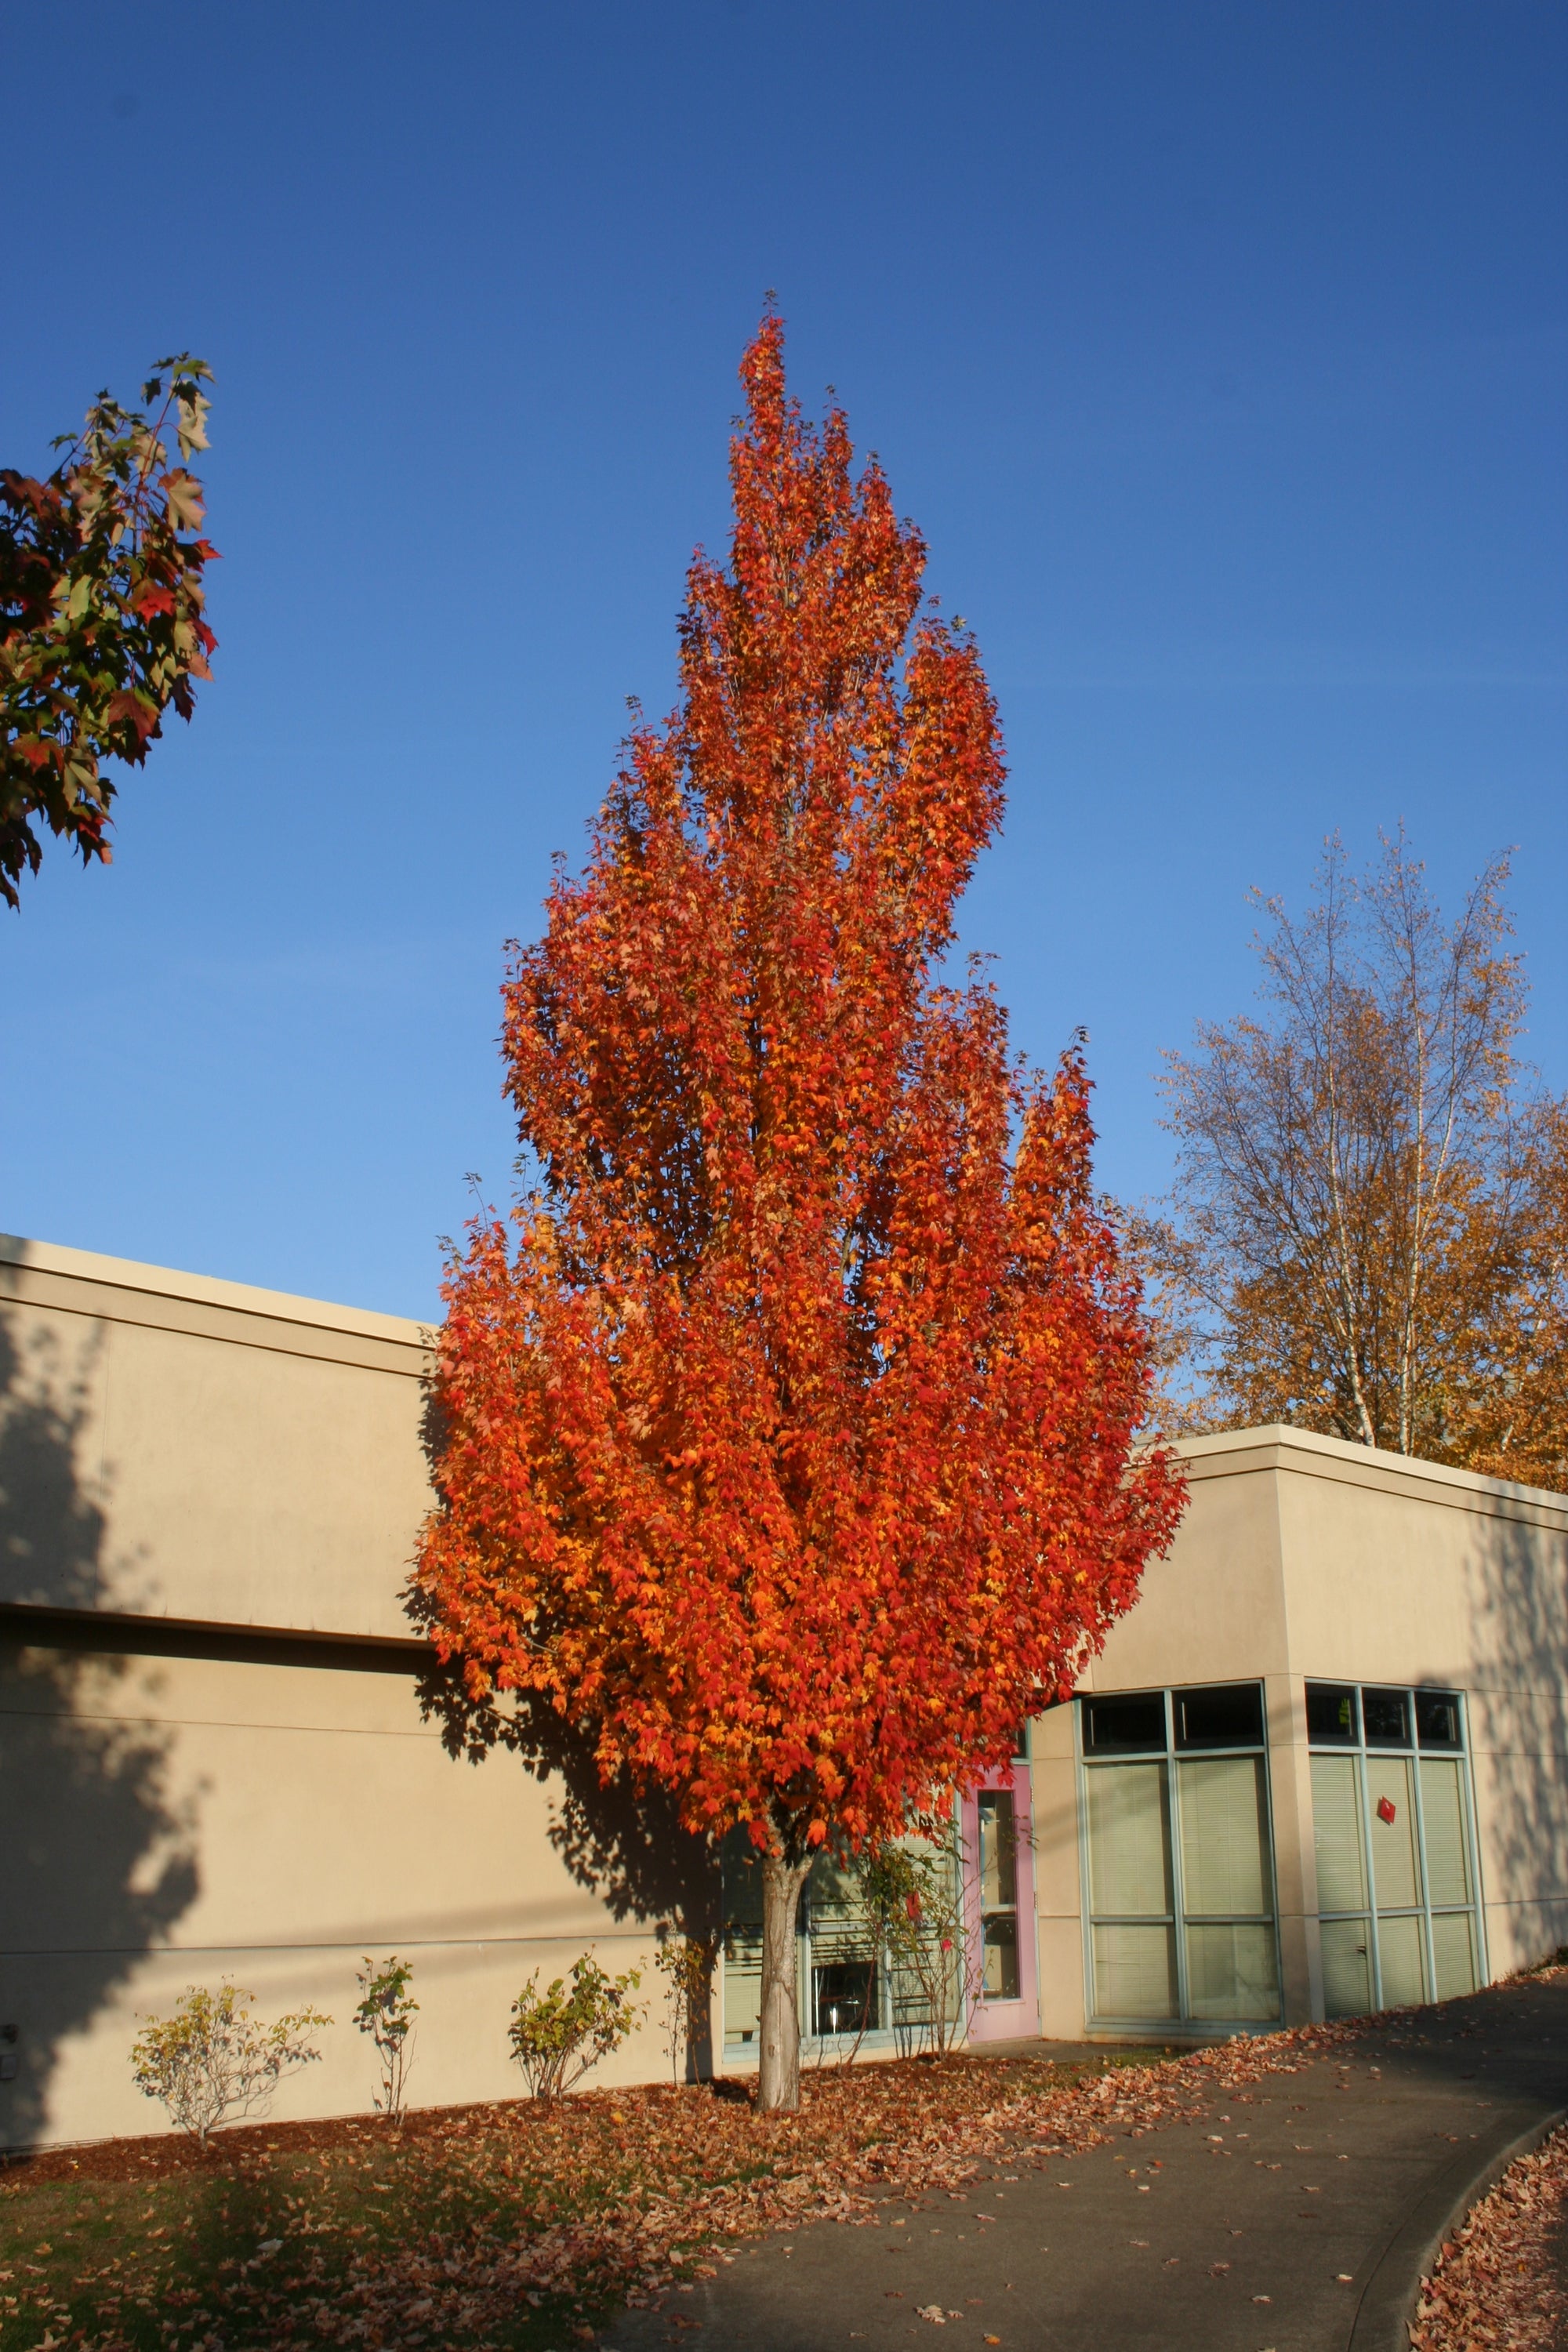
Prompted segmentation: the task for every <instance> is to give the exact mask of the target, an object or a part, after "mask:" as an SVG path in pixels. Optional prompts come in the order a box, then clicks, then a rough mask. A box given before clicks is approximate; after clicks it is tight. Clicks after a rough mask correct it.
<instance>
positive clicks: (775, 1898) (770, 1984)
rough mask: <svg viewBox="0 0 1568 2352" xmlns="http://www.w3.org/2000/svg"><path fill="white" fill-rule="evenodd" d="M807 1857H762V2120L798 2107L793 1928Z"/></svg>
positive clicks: (759, 2096)
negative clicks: (798, 1859)
mask: <svg viewBox="0 0 1568 2352" xmlns="http://www.w3.org/2000/svg"><path fill="white" fill-rule="evenodd" d="M810 1872H811V1856H810V1855H809V1854H807V1856H806V1857H805V1861H804V1862H796V1861H792V1860H791V1859H790V1858H789V1857H788V1856H787V1855H785V1854H783V1853H765V1854H764V1855H763V2013H762V2021H761V2022H762V2055H761V2063H760V2065H759V2067H758V2072H757V2108H758V2112H759V2113H760V2114H762V2115H773V2114H776V2113H777V2112H778V2111H779V2110H780V2109H781V2108H783V2109H788V2110H790V2111H792V2112H793V2110H794V2109H795V2108H796V2107H798V2106H799V2105H800V2004H799V2001H798V2000H797V1998H796V1990H795V1978H796V1971H795V1923H796V1921H797V1919H798V1917H799V1915H800V1891H801V1888H802V1887H803V1886H804V1885H805V1882H806V1879H807V1877H808V1876H809V1875H810Z"/></svg>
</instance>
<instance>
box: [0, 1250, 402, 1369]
mask: <svg viewBox="0 0 1568 2352" xmlns="http://www.w3.org/2000/svg"><path fill="white" fill-rule="evenodd" d="M7 1266H16V1267H18V1268H20V1269H23V1270H25V1271H26V1272H27V1273H36V1274H53V1275H60V1276H65V1277H67V1278H68V1279H71V1278H74V1279H75V1280H77V1281H79V1282H94V1283H103V1284H106V1285H109V1286H112V1287H113V1288H115V1289H118V1290H139V1291H143V1292H145V1293H147V1294H149V1295H150V1296H152V1297H159V1298H173V1299H186V1300H189V1301H191V1302H193V1303H195V1304H196V1305H199V1306H203V1307H227V1308H228V1309H229V1310H230V1311H231V1312H233V1313H237V1314H241V1315H263V1316H266V1317H267V1318H268V1320H269V1321H271V1322H274V1323H300V1324H304V1325H307V1326H309V1327H310V1328H311V1329H313V1330H318V1331H346V1332H353V1333H354V1334H356V1335H357V1336H358V1337H360V1338H362V1339H391V1340H395V1341H397V1342H398V1343H400V1344H401V1345H403V1346H405V1347H416V1348H428V1347H429V1346H430V1345H431V1344H432V1342H433V1340H434V1338H435V1333H434V1331H433V1330H432V1328H431V1327H430V1326H429V1325H428V1324H426V1323H416V1322H415V1321H414V1320H413V1318H411V1317H409V1316H406V1315H380V1314H377V1313H376V1312H375V1310H374V1308H372V1307H341V1306H339V1305H337V1304H336V1302H335V1301H333V1300H331V1299H325V1298H300V1297H296V1296H295V1295H294V1294H293V1293H292V1292H290V1291H287V1290H263V1289H261V1288H259V1287H258V1286H257V1285H256V1284H254V1283H248V1282H223V1281H219V1280H218V1279H217V1278H216V1276H212V1275H208V1274H184V1273H181V1272H179V1271H177V1270H176V1269H175V1268H174V1267H173V1266H167V1265H142V1264H141V1263H140V1262H139V1261H138V1260H136V1259H135V1258H129V1257H106V1256H104V1255H101V1254H100V1252H99V1251H97V1250H79V1249H66V1248H63V1247H62V1246H61V1245H60V1244H59V1243H58V1242H35V1241H27V1240H26V1239H24V1238H23V1236H22V1235H21V1234H0V1297H3V1296H4V1295H5V1292H6V1291H7V1290H8V1289H9V1288H10V1287H11V1286H10V1285H9V1284H8V1282H7V1280H6V1275H5V1269H6V1267H7Z"/></svg>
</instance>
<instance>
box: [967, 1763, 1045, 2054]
mask: <svg viewBox="0 0 1568 2352" xmlns="http://www.w3.org/2000/svg"><path fill="white" fill-rule="evenodd" d="M1020 1745H1022V1741H1021V1740H1020ZM963 1869H964V1909H965V1914H966V1916H967V1921H968V1927H969V1943H970V1967H969V1976H970V1999H969V2039H970V2040H971V2042H998V2041H1007V2040H1011V2039H1013V2038H1015V2037H1016V2036H1021V2035H1027V2034H1037V2033H1038V2032H1039V2030H1040V2006H1039V1995H1038V1990H1037V1977H1036V1967H1035V1855H1034V1838H1033V1821H1032V1814H1031V1811H1030V1801H1029V1766H1028V1759H1027V1758H1026V1757H1025V1756H1023V1755H1020V1756H1018V1757H1017V1758H1016V1759H1015V1760H1014V1762H1013V1763H1011V1764H1004V1765H1003V1766H1002V1767H1001V1768H1000V1769H999V1770H997V1771H994V1772H988V1773H987V1774H986V1776H985V1778H984V1780H983V1781H982V1782H981V1784H980V1786H979V1788H978V1789H976V1790H973V1792H972V1793H971V1795H969V1796H968V1797H966V1798H965V1799H964V1801H963Z"/></svg>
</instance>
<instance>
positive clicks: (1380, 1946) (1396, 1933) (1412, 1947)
mask: <svg viewBox="0 0 1568 2352" xmlns="http://www.w3.org/2000/svg"><path fill="white" fill-rule="evenodd" d="M1377 1951H1378V1958H1379V1960H1380V1962H1381V1964H1382V1968H1383V2005H1384V2009H1403V2008H1404V2007H1405V2004H1406V2002H1412V2001H1423V2000H1426V1969H1424V1968H1423V1967H1422V1964H1421V1922H1420V1920H1419V1919H1417V1918H1412V1917H1410V1916H1406V1917H1405V1918H1403V1919H1385V1918H1384V1916H1383V1914H1382V1912H1381V1911H1380V1912H1379V1913H1378V1916H1377Z"/></svg>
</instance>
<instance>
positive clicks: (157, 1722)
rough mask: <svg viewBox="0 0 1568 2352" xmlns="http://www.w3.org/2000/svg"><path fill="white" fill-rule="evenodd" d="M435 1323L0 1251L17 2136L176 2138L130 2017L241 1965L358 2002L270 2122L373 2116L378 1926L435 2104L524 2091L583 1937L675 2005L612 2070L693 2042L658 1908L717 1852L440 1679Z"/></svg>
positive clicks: (696, 1919)
mask: <svg viewBox="0 0 1568 2352" xmlns="http://www.w3.org/2000/svg"><path fill="white" fill-rule="evenodd" d="M426 1339H427V1335H426V1333H424V1332H423V1331H422V1330H421V1329H420V1328H419V1327H417V1326H416V1325H413V1324H409V1323H405V1322H401V1321H398V1320H397V1319H395V1318H390V1317H384V1316H368V1315H367V1316H360V1315H356V1314H354V1313H353V1311H352V1310H348V1309H342V1308H337V1307H322V1306H318V1305H316V1304H315V1303H314V1302H311V1301H302V1300H295V1299H286V1298H279V1297H274V1296H273V1295H271V1294H268V1293H264V1292H255V1291H247V1290H244V1289H242V1288H241V1287H240V1286H237V1285H229V1284H220V1283H203V1282H200V1281H199V1280H197V1279H196V1278H195V1277H188V1276H178V1275H167V1274H163V1273H161V1272H160V1271H159V1270H158V1269H155V1268H147V1267H139V1266H128V1265H121V1264H120V1263H119V1262H117V1261H114V1260H111V1259H102V1258H96V1257H89V1256H87V1255H85V1254H83V1253H79V1252H73V1251H61V1250H51V1249H44V1248H41V1247H40V1246H39V1245H37V1244H16V1243H0V1786H4V1788H5V1791H6V1815H7V1827H8V1835H7V1839H6V1864H7V1866H6V1870H5V1878H4V1901H3V1907H0V2024H5V2023H14V2024H16V2027H17V2029H18V2039H17V2042H16V2045H15V2048H14V2050H10V2051H5V2045H3V2044H0V2053H4V2054H5V2055H10V2056H14V2057H15V2059H16V2075H15V2079H14V2080H11V2081H3V2080H0V2141H4V2142H5V2144H8V2145H12V2146H16V2145H20V2144H26V2143H28V2142H32V2141H36V2140H39V2139H43V2140H61V2139H74V2138H85V2137H99V2136H101V2135H103V2134H106V2133H114V2132H142V2131H149V2130H157V2129H160V2128H162V2127H163V2113H162V2110H161V2109H159V2108H157V2107H156V2106H154V2105H151V2104H150V2103H149V2102H148V2101H147V2100H145V2099H144V2098H143V2097H142V2095H140V2094H139V2093H138V2092H137V2091H136V2089H135V2087H134V2084H132V2079H131V2071H130V2064H129V2052H130V2047H131V2043H132V2040H133V2038H134V2036H135V2033H136V2031H137V2018H138V2015H139V2014H145V2013H148V2012H162V2013H165V2014H166V2013H167V2011H168V2009H169V2007H170V2006H171V2004H172V2003H173V2002H174V2000H176V1999H177V1998H178V1996H179V1994H180V1993H181V1991H182V1990H184V1987H185V1986H187V1985H189V1984H192V1983H202V1984H207V1985H216V1983H217V1982H218V1980H219V1979H221V1978H222V1977H223V1976H225V1975H230V1976H232V1977H233V1978H234V1979H236V1981H237V1983H239V1984H240V1985H241V1986H243V1987H245V1988H246V1989H247V1990H251V1991H253V1992H254V1993H255V1994H256V1995H257V1997H258V2006H259V2011H260V2013H261V2014H262V2015H263V2016H265V2017H271V2016H274V2015H276V2014H278V2013H279V2011H281V2010H284V2009H294V2008H298V2007H300V2006H304V2005H309V2006H311V2007H314V2008H317V2009H320V2010H323V2011H326V2012H328V2013H329V2014H330V2015H331V2017H332V2018H333V2019H334V2020H335V2023H334V2025H333V2027H332V2028H331V2031H330V2032H323V2033H322V2034H321V2036H320V2042H321V2051H322V2059H321V2063H320V2064H319V2065H315V2066H311V2067H310V2068H309V2069H308V2070H307V2071H306V2072H305V2073H304V2074H300V2075H299V2076H298V2077H296V2078H295V2079H294V2080H293V2081H291V2082H290V2083H289V2084H285V2085H284V2086H283V2087H282V2088H281V2090H280V2091H279V2095H278V2097H277V2100H276V2102H275V2105H274V2109H273V2112H274V2114H275V2115H277V2116H279V2117H284V2116H310V2115H322V2114H334V2113H342V2112H343V2111H345V2110H353V2109H356V2108H357V2109H363V2108H365V2107H368V2105H369V2104H370V2100H371V2094H372V2090H373V2087H374V2079H375V2072H374V2053H373V2052H372V2049H371V2045H370V2043H369V2042H368V2041H367V2040H366V2039H365V2038H364V2037H363V2036H362V2035H360V2034H359V2033H357V2032H355V2031H354V2030H353V2025H352V2022H351V2011H352V2010H353V2005H354V2002H355V2000H357V1998H358V1994H357V1990H356V1988H355V1984H354V1973H355V1970H356V1969H357V1968H358V1967H359V1965H360V1964H361V1960H362V1956H363V1955H366V1954H369V1955H374V1956H375V1957H378V1958H379V1957H384V1955H386V1954H388V1953H390V1952H393V1951H396V1952H398V1953H399V1954H401V1955H402V1956H403V1957H405V1958H410V1959H412V1960H413V1962H414V1966H415V1981H414V1987H413V1990H414V1993H415V1996H416V1999H417V2000H419V2001H420V2003H421V2013H420V2017H419V2021H418V2028H417V2035H418V2038H417V2042H416V2053H415V2063H414V2070H413V2074H412V2076H411V2081H410V2095H411V2096H412V2097H413V2098H414V2099H416V2101H417V2102H419V2103H420V2104H430V2105H434V2104H445V2103H447V2102H456V2101H462V2100H468V2099H484V2098H499V2097H508V2096H515V2095H517V2094H518V2093H519V2092H520V2091H521V2087H522V2085H521V2077H520V2076H519V2074H518V2073H517V2070H516V2068H515V2067H514V2066H513V2065H512V2064H511V2063H510V2061H509V2057H508V2052H507V2044H506V2028H507V2022H508V2013H509V2010H510V2003H511V2001H512V2000H513V1999H514V1998H515V1996H516V1993H517V1991H518V1990H519V1988H520V1986H521V1983H522V1982H523V1980H524V1979H526V1978H527V1977H528V1976H529V1975H530V1974H531V1972H532V1971H533V1970H535V1969H539V1970H540V1971H541V1972H542V1980H543V1981H546V1982H548V1980H549V1979H551V1978H552V1977H553V1976H556V1975H559V1974H561V1973H562V1972H563V1970H564V1969H566V1968H568V1967H569V1966H570V1964H571V1962H572V1961H573V1960H574V1959H575V1958H577V1957H578V1956H579V1955H580V1954H581V1953H582V1952H584V1950H586V1949H589V1948H592V1949H593V1951H594V1953H595V1957H596V1958H597V1959H598V1961H599V1963H600V1965H601V1966H602V1967H604V1968H605V1969H608V1970H609V1971H610V1972H611V1973H612V1974H619V1973H621V1972H622V1971H623V1970H625V1969H627V1968H639V1969H642V1971H643V1974H644V1981H643V1987H642V1991H641V1996H640V1998H642V1999H644V2000H647V2001H648V2002H649V2004H650V2006H649V2010H648V2013H647V2017H646V2018H645V2020H644V2022H643V2024H642V2026H641V2027H640V2029H639V2031H638V2032H637V2036H636V2038H635V2039H634V2040H633V2041H632V2042H629V2043H628V2044H627V2045H626V2047H625V2049H624V2050H623V2051H622V2052H621V2053H618V2055H617V2056H616V2059H615V2060H613V2061H611V2062H609V2063H606V2064H605V2067H604V2068H603V2069H601V2071H600V2074H599V2076H598V2077H597V2078H596V2079H601V2080H603V2081H604V2082H605V2083H613V2082H616V2081H627V2080H647V2079H649V2078H650V2077H652V2078H656V2077H658V2075H660V2074H662V2073H663V2072H664V2070H665V2069H666V2068H667V2067H668V2063H669V2061H668V2056H667V2055H666V2053H665V2049H664V2043H663V2031H662V2021H661V2011H660V1994H661V1991H662V1985H661V1982H660V1980H659V1979H658V1978H657V1977H656V1976H654V1974H653V1972H652V1970H651V1968H650V1965H649V1964H650V1961H651V1956H652V1952H653V1950H654V1949H655V1948H656V1946H655V1931H656V1929H657V1927H658V1925H659V1924H660V1923H661V1922H665V1921H670V1920H677V1921H680V1922H682V1923H689V1924H691V1925H693V1926H696V1925H706V1924H707V1923H708V1919H709V1916H710V1912H711V1909H712V1906H713V1902H714V1899H715V1894H714V1888H713V1886H712V1884H711V1880H710V1876H709V1874H708V1873H707V1871H706V1868H705V1866H704V1864H702V1862H701V1860H700V1857H698V1856H697V1855H696V1853H695V1852H694V1850H693V1848H692V1846H691V1843H690V1842H689V1841H688V1840H686V1839H684V1838H683V1837H681V1836H680V1834H679V1832H678V1831H677V1830H676V1828H675V1826H674V1824H673V1823H672V1822H671V1821H670V1820H669V1819H668V1816H667V1815H661V1814H660V1813H659V1811H658V1809H657V1808H655V1809H648V1808H633V1807H630V1806H628V1805H627V1804H626V1803H625V1802H624V1801H618V1800H613V1799H610V1798H606V1797H605V1794H604V1793H603V1792H602V1791H601V1790H599V1788H598V1783H597V1775H596V1772H595V1769H594V1768H593V1764H592V1759H591V1758H589V1757H587V1756H585V1755H584V1753H583V1752H582V1751H581V1749H580V1748H577V1747H574V1744H573V1742H572V1740H571V1738H570V1735H569V1734H568V1733H566V1732H565V1731H564V1730H563V1727H561V1726H560V1725H559V1724H557V1723H556V1722H555V1721H554V1720H553V1718H549V1719H546V1720H544V1721H543V1722H542V1723H540V1724H539V1725H537V1726H535V1727H526V1726H525V1727H523V1753H522V1754H521V1756H518V1755H512V1754H507V1753H497V1754H493V1755H491V1756H489V1757H488V1758H486V1759H484V1760H483V1761H482V1762H480V1763H479V1764H478V1765H473V1764H470V1763H468V1762H467V1761H464V1760H460V1759H457V1758H454V1757H453V1756H451V1755H449V1754H448V1753H447V1748H446V1747H445V1746H444V1744H443V1731H444V1727H445V1718H444V1717H443V1714H442V1712H441V1710H440V1708H439V1706H438V1705H437V1706H435V1708H434V1711H433V1712H432V1711H430V1710H429V1709H427V1708H426V1707H423V1706H422V1704H421V1696H422V1675H423V1674H424V1673H425V1671H426V1668H427V1666H428V1664H429V1659H428V1653H427V1652H426V1649H425V1646H424V1645H423V1644H422V1643H416V1642H415V1641H414V1640H413V1639H412V1629H411V1627H410V1626H409V1623H408V1621H407V1619H406V1618H405V1615H404V1613H403V1610H402V1606H401V1602H400V1599H399V1595H400V1592H401V1590H402V1587H403V1585H404V1582H405V1578H406V1575H407V1571H408V1566H409V1562H410V1559H411V1556H412V1552H413V1548H414V1544H415V1540H416V1535H417V1531H418V1528H419V1524H420V1520H421V1518H422V1517H423V1515H424V1512H425V1511H426V1508H427V1507H428V1502H429V1489H428V1485H427V1481H426V1467H425V1456H424V1454H423V1451H422V1448H421V1444H420V1427H421V1415H422V1412H423V1404H424V1398H423V1391H422V1386H421V1381H422V1376H423V1374H424V1371H425V1369H426V1363H427V1360H428V1359H427V1353H426ZM426 1696H427V1697H428V1698H430V1699H431V1701H432V1702H434V1701H435V1700H436V1699H437V1696H438V1694H437V1692H436V1690H435V1689H433V1688H432V1689H429V1690H427V1691H426Z"/></svg>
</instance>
